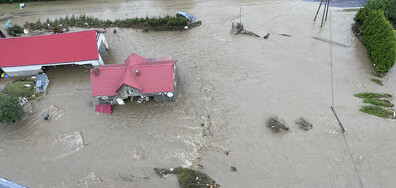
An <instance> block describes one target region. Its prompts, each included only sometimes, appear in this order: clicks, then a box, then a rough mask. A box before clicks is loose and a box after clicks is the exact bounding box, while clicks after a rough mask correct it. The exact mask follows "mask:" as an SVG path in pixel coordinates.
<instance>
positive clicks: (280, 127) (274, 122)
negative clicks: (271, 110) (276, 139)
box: [267, 116, 290, 133]
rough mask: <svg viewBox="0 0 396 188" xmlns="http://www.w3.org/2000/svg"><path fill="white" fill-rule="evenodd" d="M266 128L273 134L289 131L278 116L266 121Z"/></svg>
mask: <svg viewBox="0 0 396 188" xmlns="http://www.w3.org/2000/svg"><path fill="white" fill-rule="evenodd" d="M267 127H268V128H270V129H272V131H274V132H275V133H280V132H283V131H289V130H290V128H289V127H287V125H286V123H285V121H284V120H280V119H279V118H278V116H271V117H270V118H269V119H268V120H267Z"/></svg>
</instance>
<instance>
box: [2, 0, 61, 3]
mask: <svg viewBox="0 0 396 188" xmlns="http://www.w3.org/2000/svg"><path fill="white" fill-rule="evenodd" d="M34 1H54V0H0V3H22V2H34Z"/></svg>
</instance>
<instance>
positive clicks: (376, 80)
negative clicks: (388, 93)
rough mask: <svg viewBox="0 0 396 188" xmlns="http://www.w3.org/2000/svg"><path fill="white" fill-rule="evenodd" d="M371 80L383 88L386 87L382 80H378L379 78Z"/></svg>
mask: <svg viewBox="0 0 396 188" xmlns="http://www.w3.org/2000/svg"><path fill="white" fill-rule="evenodd" d="M370 80H371V81H373V82H375V83H376V84H378V85H380V86H383V85H384V84H383V83H382V81H381V80H378V79H377V78H371V79H370Z"/></svg>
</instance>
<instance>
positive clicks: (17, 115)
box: [0, 96, 25, 123]
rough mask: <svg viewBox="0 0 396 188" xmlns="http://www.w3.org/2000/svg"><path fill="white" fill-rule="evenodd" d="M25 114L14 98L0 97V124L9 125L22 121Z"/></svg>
mask: <svg viewBox="0 0 396 188" xmlns="http://www.w3.org/2000/svg"><path fill="white" fill-rule="evenodd" d="M24 114H25V112H24V111H23V106H21V105H20V104H19V98H18V97H15V96H7V97H0V122H2V123H10V122H15V121H18V120H20V119H22V117H23V115H24Z"/></svg>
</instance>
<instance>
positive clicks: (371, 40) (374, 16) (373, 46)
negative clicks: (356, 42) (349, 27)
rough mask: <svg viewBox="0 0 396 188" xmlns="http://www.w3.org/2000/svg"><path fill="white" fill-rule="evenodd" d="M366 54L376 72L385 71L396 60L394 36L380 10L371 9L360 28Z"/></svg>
mask: <svg viewBox="0 0 396 188" xmlns="http://www.w3.org/2000/svg"><path fill="white" fill-rule="evenodd" d="M360 30H361V32H362V35H363V38H362V40H363V43H364V45H365V46H366V47H367V51H368V56H369V58H370V59H371V60H372V62H373V64H374V66H375V69H376V71H377V72H380V73H386V72H388V70H389V69H391V68H392V67H393V65H394V64H395V60H396V36H395V34H394V31H393V28H392V25H391V24H390V23H389V21H387V20H386V18H385V16H384V13H383V12H382V11H381V10H371V11H370V12H369V14H368V16H367V17H366V18H365V19H364V22H363V25H362V27H361V28H360Z"/></svg>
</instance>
